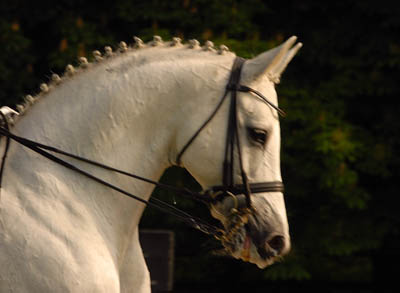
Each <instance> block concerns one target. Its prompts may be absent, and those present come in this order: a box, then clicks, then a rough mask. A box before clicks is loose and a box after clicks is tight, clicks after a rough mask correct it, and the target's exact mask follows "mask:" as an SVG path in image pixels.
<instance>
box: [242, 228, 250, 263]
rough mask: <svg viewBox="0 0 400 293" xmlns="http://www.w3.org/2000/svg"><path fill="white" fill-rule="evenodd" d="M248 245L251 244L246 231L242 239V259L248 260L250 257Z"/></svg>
mask: <svg viewBox="0 0 400 293" xmlns="http://www.w3.org/2000/svg"><path fill="white" fill-rule="evenodd" d="M250 246H251V240H250V236H249V234H248V233H247V232H246V238H245V239H244V243H243V250H242V255H241V257H242V259H243V260H244V261H249V259H250Z"/></svg>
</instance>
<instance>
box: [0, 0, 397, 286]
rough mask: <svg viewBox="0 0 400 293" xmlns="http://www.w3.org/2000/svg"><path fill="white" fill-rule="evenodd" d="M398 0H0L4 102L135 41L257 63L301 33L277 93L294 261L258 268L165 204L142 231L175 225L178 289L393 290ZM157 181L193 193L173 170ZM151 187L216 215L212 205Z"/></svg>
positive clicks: (203, 212)
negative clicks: (191, 46) (220, 49)
mask: <svg viewBox="0 0 400 293" xmlns="http://www.w3.org/2000/svg"><path fill="white" fill-rule="evenodd" d="M391 3H392V2H391V1H388V2H386V1H353V0H350V1H299V0H298V1H288V0H281V1H261V0H248V1H239V0H236V1H233V0H219V1H211V0H179V1H174V0H170V1H157V0H147V1H143V0H142V1H133V0H131V1H129V0H115V1H104V2H100V1H97V2H96V4H94V2H91V1H78V0H58V1H48V2H46V1H28V0H26V1H18V0H13V1H11V0H1V1H0V105H11V106H13V105H15V104H16V103H18V102H19V101H21V100H22V98H23V96H24V95H26V94H34V93H37V92H38V85H39V84H40V83H41V82H46V81H47V80H48V78H49V76H50V75H51V73H52V72H56V73H62V72H63V71H64V68H65V66H66V65H67V64H69V63H71V64H77V57H78V56H88V58H89V59H91V58H92V57H91V52H92V51H93V50H96V49H101V50H102V48H103V47H104V46H105V45H111V46H113V47H114V48H115V47H116V46H117V45H118V43H119V41H121V40H123V41H125V42H127V43H132V36H139V37H141V38H142V39H143V40H145V41H148V40H151V39H152V36H153V35H160V36H162V37H163V38H164V39H166V40H168V39H170V38H172V37H173V36H179V37H181V38H183V39H185V40H188V39H191V38H197V39H198V40H199V41H201V42H204V41H205V40H208V39H209V40H212V41H214V43H215V44H216V45H219V44H222V43H223V44H226V45H228V47H230V48H231V50H233V51H235V52H236V53H237V54H238V55H240V56H242V57H248V58H249V57H252V56H255V55H256V54H258V53H260V52H262V51H265V50H267V49H269V48H271V47H274V46H276V45H278V44H280V43H281V42H282V41H284V40H285V39H287V38H288V37H290V36H291V35H297V36H298V37H299V40H300V41H301V42H303V43H304V47H303V48H302V49H301V51H300V53H299V54H298V55H297V56H296V57H295V58H294V60H293V61H292V63H291V64H290V65H289V66H288V69H287V71H286V72H285V74H284V75H283V78H282V84H281V85H279V86H278V87H277V89H278V93H279V95H280V105H281V107H282V108H283V109H285V111H286V112H287V113H288V116H287V117H286V118H284V119H282V175H283V178H284V181H285V184H286V188H287V190H286V194H285V196H286V197H285V198H286V203H287V211H288V217H289V222H290V226H291V235H292V245H293V249H292V252H291V253H290V255H289V256H287V257H286V258H285V260H284V261H283V262H281V263H278V264H275V265H273V266H271V267H270V268H267V269H265V270H259V269H258V268H257V267H255V266H254V265H250V264H247V263H242V262H240V261H236V260H233V259H230V258H228V257H225V256H223V255H221V253H219V252H218V249H220V246H219V244H218V243H217V242H216V241H214V240H213V239H210V238H209V237H207V236H204V235H202V234H200V233H199V232H197V231H194V230H192V229H190V228H187V227H186V226H184V225H182V224H180V223H178V222H176V220H175V219H173V218H171V217H169V216H166V215H164V214H160V213H159V212H156V211H152V210H149V209H147V210H146V212H145V216H144V219H143V221H142V224H141V226H142V227H143V228H158V229H160V228H163V229H165V228H166V229H173V230H174V231H175V235H176V248H175V255H176V257H175V274H174V275H175V280H174V282H175V290H176V291H177V292H230V291H235V290H232V288H233V289H237V290H241V291H245V292H265V291H267V290H271V291H272V290H273V291H277V292H286V291H287V292H289V291H294V290H296V291H298V290H301V289H304V290H308V291H315V292H317V291H318V292H396V291H397V290H396V287H393V286H394V285H395V284H396V283H397V282H398V280H397V278H398V272H399V270H398V264H399V262H400V249H399V244H400V240H399V220H400V216H399V206H398V205H397V204H395V202H396V200H397V197H398V190H397V187H398V180H399V169H400V168H399V167H400V160H399V155H398V149H399V140H400V135H399V134H400V132H399V126H400V119H399V114H400V111H399V110H400V107H399V102H398V99H399V92H400V90H399V89H400V87H399V76H400V75H399V73H400V41H399V39H400V38H399V37H400V31H399V29H400V10H399V6H398V5H395V4H391ZM393 3H394V2H393ZM163 181H165V182H172V183H174V184H177V185H186V186H190V187H193V188H195V189H196V188H197V189H198V188H199V187H198V186H197V185H196V183H195V182H194V181H193V179H192V178H191V177H190V176H189V175H188V174H187V173H186V172H185V171H184V170H183V169H179V168H172V169H170V170H168V172H166V174H165V175H164V177H163ZM155 193H156V195H155V196H157V197H159V198H163V199H166V200H168V201H171V202H173V201H175V200H176V201H177V205H178V206H179V207H181V208H183V209H185V210H187V211H190V212H192V213H194V214H196V215H198V216H202V217H204V218H207V219H209V215H208V211H207V210H206V208H205V207H202V206H200V207H199V206H198V204H195V203H193V202H190V201H186V200H182V199H180V198H175V197H174V196H173V195H172V194H169V193H166V192H162V191H157V190H156V192H155ZM194 288H196V289H194ZM196 290H197V291H196Z"/></svg>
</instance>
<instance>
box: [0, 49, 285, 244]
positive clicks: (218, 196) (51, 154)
mask: <svg viewBox="0 0 400 293" xmlns="http://www.w3.org/2000/svg"><path fill="white" fill-rule="evenodd" d="M244 62H245V59H243V58H240V57H237V58H236V59H235V61H234V64H233V67H232V71H231V75H230V78H229V82H228V85H227V86H226V88H225V93H224V95H223V97H222V99H221V101H220V102H219V103H218V105H217V107H216V108H215V110H214V111H213V112H212V113H211V115H210V116H209V117H208V119H207V120H206V121H205V122H204V123H203V125H202V126H201V127H200V128H199V129H198V130H197V131H196V133H195V134H194V135H193V136H192V137H191V138H190V139H189V140H188V142H187V143H186V144H185V145H184V147H183V148H182V150H181V151H180V152H179V154H178V156H177V158H176V162H177V164H178V165H180V164H181V159H182V156H183V154H184V153H185V151H186V150H187V149H188V147H189V146H190V145H191V144H192V142H193V141H194V140H195V139H196V137H197V136H198V135H199V134H200V132H201V131H202V130H203V129H204V128H205V127H206V126H207V125H208V123H209V122H210V121H211V120H212V119H213V117H214V116H215V115H216V113H217V112H218V110H219V109H220V108H221V106H222V104H223V103H224V101H225V100H226V98H227V96H228V93H229V92H230V93H231V101H230V107H229V117H228V119H229V120H228V129H227V137H226V148H225V158H224V163H223V182H222V185H220V186H213V187H212V188H210V189H208V190H206V191H204V192H201V193H198V192H194V191H191V190H188V189H186V188H180V187H176V186H171V185H167V184H163V183H159V182H156V181H153V180H151V179H148V178H144V177H141V176H139V175H136V174H132V173H128V172H126V171H123V170H120V169H117V168H114V167H111V166H107V165H104V164H102V163H99V162H96V161H93V160H90V159H88V158H84V157H80V156H77V155H75V154H71V153H68V152H65V151H63V150H60V149H58V148H55V147H53V146H49V145H45V144H42V143H39V142H36V141H32V140H29V139H27V138H24V137H21V136H18V135H15V134H13V133H11V132H10V129H9V126H8V120H7V117H6V116H5V115H4V114H3V113H2V112H1V111H0V114H1V115H0V136H4V137H6V139H7V140H6V147H5V150H4V154H3V157H2V160H1V164H0V190H1V181H2V177H3V172H4V166H5V161H6V158H7V152H8V149H9V145H10V140H13V141H15V142H17V143H19V144H21V145H22V146H24V147H26V148H29V149H30V150H32V151H34V152H36V153H38V154H40V155H42V156H44V157H45V158H47V159H49V160H51V161H53V162H55V163H57V164H60V165H62V166H64V167H66V168H67V169H70V170H72V171H74V172H77V173H79V174H81V175H83V176H85V177H87V178H89V179H91V180H93V181H95V182H97V183H99V184H102V185H104V186H106V187H108V188H110V189H112V190H114V191H117V192H119V193H121V194H123V195H125V196H128V197H130V198H133V199H135V200H137V201H139V202H141V203H143V204H145V205H148V206H151V207H154V208H157V209H159V210H161V211H163V212H165V213H168V214H170V215H173V216H175V217H176V218H178V219H179V220H181V221H183V222H185V223H186V224H188V225H190V226H192V227H194V228H195V229H198V230H200V231H202V232H204V233H206V234H209V235H213V236H214V237H216V238H217V239H219V240H221V241H223V242H225V243H227V242H229V241H230V238H231V236H232V233H234V232H235V231H236V230H235V229H237V228H238V227H239V226H240V225H243V224H244V223H245V222H246V221H247V215H248V214H249V213H251V212H252V205H251V195H252V194H256V193H261V192H283V188H284V187H283V183H282V182H281V181H270V182H255V183H254V182H248V179H247V174H246V172H245V170H244V168H243V160H242V149H241V143H240V139H239V123H238V107H237V92H250V93H252V94H254V95H255V96H256V97H258V98H260V99H261V100H262V101H263V102H264V103H266V104H268V105H269V106H271V107H272V108H274V109H275V110H277V111H278V113H279V114H281V115H284V114H285V113H284V112H283V111H282V110H281V109H280V108H278V107H277V106H275V105H274V104H273V103H271V102H270V101H269V100H268V99H267V98H266V97H264V96H263V95H262V94H261V93H260V92H258V91H256V90H254V89H252V88H249V87H247V86H244V85H241V84H240V74H241V70H242V67H243V64H244ZM235 146H236V149H237V152H238V158H239V168H240V173H241V178H242V182H241V184H237V183H235V182H234V171H235V170H234V166H235V164H234V157H235V156H234V152H235ZM60 156H64V157H69V158H72V159H74V160H77V161H81V162H84V163H86V164H89V165H93V166H96V167H98V168H102V169H105V170H108V171H111V172H115V173H119V174H121V175H124V176H128V177H131V178H134V179H137V180H141V181H144V182H147V183H150V184H153V185H155V186H158V187H160V188H163V189H166V190H170V191H172V192H175V193H178V194H181V195H184V196H187V197H190V198H192V199H195V200H198V201H201V202H204V203H206V204H208V205H211V206H213V205H214V204H215V203H217V202H220V201H222V200H223V199H224V198H226V197H227V196H229V197H232V198H233V199H234V200H235V202H236V203H240V202H242V200H239V199H238V198H237V197H238V195H240V194H244V195H245V198H246V200H245V205H244V206H241V205H240V204H236V205H235V209H234V210H236V212H235V213H233V214H232V217H231V219H232V222H233V223H235V227H231V228H232V229H230V231H228V232H226V231H223V230H221V229H220V228H219V227H216V226H214V225H212V224H209V223H207V222H206V221H204V220H202V219H200V218H197V217H194V216H192V215H190V214H188V213H186V212H184V211H182V210H180V209H178V208H177V207H175V206H173V205H170V204H168V203H166V202H164V201H161V200H159V199H156V198H154V197H151V198H150V199H149V200H144V199H143V198H141V197H140V196H137V195H134V194H132V193H130V192H128V191H126V190H123V189H121V188H120V187H118V186H116V185H113V184H111V183H109V182H107V181H104V180H102V179H101V178H99V177H96V176H94V175H92V174H91V173H89V172H87V171H85V170H83V169H81V168H79V167H77V166H75V165H73V164H72V163H71V162H67V161H66V160H64V159H61V158H60ZM243 216H246V217H245V218H244V217H243Z"/></svg>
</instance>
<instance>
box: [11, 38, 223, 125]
mask: <svg viewBox="0 0 400 293" xmlns="http://www.w3.org/2000/svg"><path fill="white" fill-rule="evenodd" d="M133 40H134V43H133V44H132V45H130V46H128V45H127V44H126V43H125V42H123V41H122V42H120V43H119V46H118V49H117V50H116V51H115V52H114V51H113V49H112V48H111V47H110V46H106V47H104V54H102V53H101V52H100V51H99V50H95V51H93V53H92V54H93V58H92V59H93V62H92V63H90V62H89V61H88V59H87V58H86V57H80V58H79V59H78V63H79V65H78V66H77V67H74V66H73V65H71V64H68V65H67V66H66V67H65V71H64V74H63V75H62V76H60V75H58V74H55V73H53V74H52V75H51V78H50V81H49V82H48V83H42V84H40V86H39V88H40V91H39V93H38V94H36V95H26V96H25V97H24V100H23V102H22V103H21V104H18V105H16V110H17V113H18V114H15V113H16V112H12V113H11V112H10V113H9V114H7V115H5V116H6V119H7V122H8V124H9V125H10V126H14V125H15V123H16V122H18V117H20V116H23V115H24V114H25V113H26V112H27V111H28V110H29V109H30V107H31V106H33V105H34V104H35V103H36V102H37V101H38V100H39V99H41V98H43V97H45V96H46V95H47V94H48V93H49V92H51V91H52V90H54V89H55V88H56V87H57V86H59V85H61V84H62V83H64V82H65V81H67V80H70V79H71V78H72V77H74V76H76V75H78V74H80V73H82V72H84V71H86V70H88V69H90V68H93V67H94V66H97V65H99V64H104V62H107V61H108V60H115V58H118V57H120V56H123V55H125V54H126V53H129V52H133V51H138V50H146V49H150V48H154V47H160V48H177V47H186V48H187V49H188V50H191V51H197V50H202V51H207V52H211V53H216V54H219V55H223V54H225V53H226V52H229V49H228V47H227V46H225V45H220V46H219V48H218V49H215V48H214V43H213V42H211V41H206V42H205V44H204V46H203V47H201V45H200V42H199V41H197V40H195V39H192V40H189V41H188V43H186V44H183V43H182V40H181V39H180V38H178V37H174V38H172V40H171V41H168V42H164V41H163V40H162V38H161V37H160V36H154V37H153V40H152V41H150V42H148V43H144V42H143V41H142V40H141V39H140V38H138V37H133Z"/></svg>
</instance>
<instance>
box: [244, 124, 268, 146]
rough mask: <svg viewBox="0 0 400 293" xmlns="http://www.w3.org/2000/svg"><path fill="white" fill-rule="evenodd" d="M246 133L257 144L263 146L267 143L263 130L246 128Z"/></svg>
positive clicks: (266, 134)
mask: <svg viewBox="0 0 400 293" xmlns="http://www.w3.org/2000/svg"><path fill="white" fill-rule="evenodd" d="M247 132H248V134H249V136H250V138H251V139H252V140H253V141H255V142H257V143H259V144H262V145H264V144H265V142H266V141H267V136H268V133H267V131H265V130H263V129H259V128H250V127H249V128H247Z"/></svg>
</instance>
